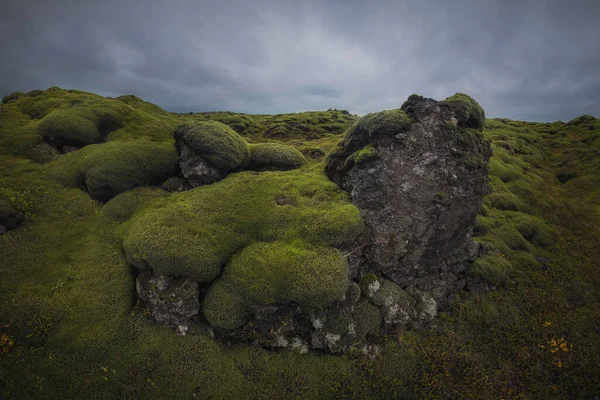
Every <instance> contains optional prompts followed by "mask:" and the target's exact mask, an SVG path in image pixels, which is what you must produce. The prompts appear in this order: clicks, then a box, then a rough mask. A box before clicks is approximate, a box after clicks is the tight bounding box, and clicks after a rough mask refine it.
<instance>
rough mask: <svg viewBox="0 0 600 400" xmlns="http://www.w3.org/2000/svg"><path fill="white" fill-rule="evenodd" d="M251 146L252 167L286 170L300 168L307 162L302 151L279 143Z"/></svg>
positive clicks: (250, 166) (256, 168)
mask: <svg viewBox="0 0 600 400" xmlns="http://www.w3.org/2000/svg"><path fill="white" fill-rule="evenodd" d="M249 148H250V165H249V168H250V169H255V170H261V169H266V170H270V169H272V170H281V171H285V170H289V169H295V168H299V167H301V166H302V165H304V164H306V162H307V161H306V158H305V157H304V155H302V153H301V152H300V151H298V150H297V149H295V148H294V147H291V146H286V145H283V144H279V143H259V144H251V145H249Z"/></svg>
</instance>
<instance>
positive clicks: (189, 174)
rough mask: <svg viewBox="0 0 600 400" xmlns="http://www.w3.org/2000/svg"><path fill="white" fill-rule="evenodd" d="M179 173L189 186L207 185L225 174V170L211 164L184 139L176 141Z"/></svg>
mask: <svg viewBox="0 0 600 400" xmlns="http://www.w3.org/2000/svg"><path fill="white" fill-rule="evenodd" d="M176 146H177V150H178V151H179V166H180V167H181V173H182V175H183V177H184V178H185V179H186V180H187V182H188V183H189V184H190V186H191V187H197V186H201V185H208V184H210V183H213V182H216V181H220V180H221V179H223V178H225V177H226V176H227V171H223V170H220V169H218V168H216V167H214V166H212V165H211V164H210V163H209V162H208V161H206V160H205V159H204V158H203V157H202V156H201V155H200V154H199V153H197V152H196V151H195V150H194V149H193V148H192V147H190V146H189V145H188V144H187V143H186V142H185V141H183V140H178V141H177V142H176Z"/></svg>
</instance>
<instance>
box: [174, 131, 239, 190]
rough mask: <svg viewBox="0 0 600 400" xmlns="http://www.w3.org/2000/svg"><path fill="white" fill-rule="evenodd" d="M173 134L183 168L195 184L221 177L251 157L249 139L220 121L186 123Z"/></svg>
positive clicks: (205, 182) (187, 178)
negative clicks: (247, 140) (247, 141)
mask: <svg viewBox="0 0 600 400" xmlns="http://www.w3.org/2000/svg"><path fill="white" fill-rule="evenodd" d="M173 136H174V137H175V143H176V146H177V150H178V152H179V160H180V161H179V163H180V167H181V171H182V173H183V176H184V178H185V179H186V180H187V181H188V182H189V184H190V185H191V186H192V187H196V186H200V185H204V184H209V183H212V182H216V181H219V180H221V179H223V178H224V177H225V176H226V175H227V173H228V172H229V171H232V170H235V169H239V168H243V167H245V166H246V165H247V164H248V162H249V160H250V153H249V151H248V144H247V143H246V141H245V140H244V139H243V138H242V137H241V136H240V135H238V134H237V133H236V132H235V131H234V130H233V129H231V128H230V127H228V126H227V125H225V124H223V123H220V122H217V121H198V122H187V123H183V124H181V125H179V126H177V128H175V131H174V133H173Z"/></svg>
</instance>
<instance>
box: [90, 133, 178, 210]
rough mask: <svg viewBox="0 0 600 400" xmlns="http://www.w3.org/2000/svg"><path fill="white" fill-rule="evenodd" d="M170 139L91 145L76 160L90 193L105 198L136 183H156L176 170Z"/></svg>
mask: <svg viewBox="0 0 600 400" xmlns="http://www.w3.org/2000/svg"><path fill="white" fill-rule="evenodd" d="M176 160H177V155H176V152H175V148H174V147H173V145H172V144H170V143H153V142H146V141H142V140H139V141H130V142H108V143H104V144H100V145H94V146H90V148H89V149H87V152H86V154H85V155H84V156H83V158H82V159H81V162H80V163H79V168H80V171H81V174H82V175H83V176H84V178H85V185H86V188H87V190H88V192H89V193H90V195H91V196H92V197H93V198H95V199H100V200H104V201H106V200H108V199H110V198H112V197H114V196H115V195H117V194H119V193H122V192H124V191H126V190H129V189H132V188H134V187H136V186H148V185H153V184H154V185H156V184H159V183H161V182H162V181H164V180H165V179H166V178H167V177H169V176H170V175H173V174H175V172H176V166H177V164H176Z"/></svg>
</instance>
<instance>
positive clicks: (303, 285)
mask: <svg viewBox="0 0 600 400" xmlns="http://www.w3.org/2000/svg"><path fill="white" fill-rule="evenodd" d="M347 287H348V265H347V263H346V260H345V259H344V258H343V257H342V256H341V254H340V253H339V252H338V251H337V250H335V249H333V248H327V247H314V246H310V245H306V244H305V243H302V242H294V243H281V242H272V243H255V244H252V245H250V246H248V247H246V248H244V249H243V250H242V251H241V252H239V253H237V254H235V255H234V256H233V257H232V259H231V262H230V263H229V264H228V265H227V267H226V268H225V271H224V274H223V276H222V277H221V278H219V280H218V281H217V283H214V284H213V285H212V286H211V288H210V290H209V293H210V297H207V299H206V300H205V302H204V306H203V309H204V311H205V313H206V316H207V319H208V321H209V322H210V323H211V325H213V326H216V327H219V328H223V329H231V328H237V327H239V326H240V324H242V323H243V322H245V318H244V316H245V315H248V314H249V313H250V312H251V310H252V307H255V306H262V305H268V304H273V303H279V304H286V303H290V302H295V303H297V304H299V305H300V306H303V307H309V308H310V307H324V306H326V305H327V304H329V303H331V302H332V301H334V300H336V299H339V298H341V297H342V296H343V295H344V293H345V292H346V289H347ZM232 293H235V295H232ZM222 300H226V301H225V306H224V305H223V304H221V303H220V301H222ZM236 302H237V304H236ZM224 307H226V308H227V309H228V310H230V311H229V312H228V313H225V312H223V311H222V310H223V309H224ZM234 311H235V312H234ZM212 316H215V317H216V318H214V319H213V318H211V317H212Z"/></svg>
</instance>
